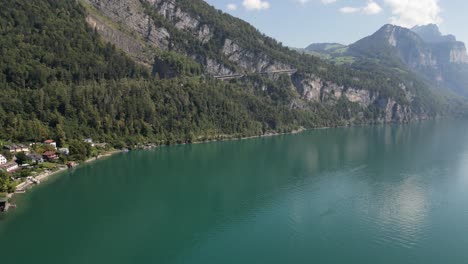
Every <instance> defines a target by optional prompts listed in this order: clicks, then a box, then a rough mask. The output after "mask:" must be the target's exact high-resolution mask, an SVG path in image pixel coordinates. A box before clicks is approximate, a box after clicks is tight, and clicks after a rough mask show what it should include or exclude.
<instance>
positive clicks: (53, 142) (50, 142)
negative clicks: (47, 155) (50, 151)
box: [44, 139, 57, 149]
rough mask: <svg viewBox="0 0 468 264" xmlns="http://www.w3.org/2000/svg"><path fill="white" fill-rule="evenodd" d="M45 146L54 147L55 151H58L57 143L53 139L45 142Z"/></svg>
mask: <svg viewBox="0 0 468 264" xmlns="http://www.w3.org/2000/svg"><path fill="white" fill-rule="evenodd" d="M44 145H47V146H52V147H54V149H57V142H55V141H54V140H52V139H48V140H46V141H44Z"/></svg>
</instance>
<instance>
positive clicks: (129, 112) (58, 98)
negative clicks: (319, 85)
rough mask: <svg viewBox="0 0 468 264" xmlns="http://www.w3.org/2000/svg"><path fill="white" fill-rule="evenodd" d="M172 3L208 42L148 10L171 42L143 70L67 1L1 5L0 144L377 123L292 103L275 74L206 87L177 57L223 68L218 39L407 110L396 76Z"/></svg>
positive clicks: (196, 137) (196, 70)
mask: <svg viewBox="0 0 468 264" xmlns="http://www.w3.org/2000/svg"><path fill="white" fill-rule="evenodd" d="M178 2H179V3H180V4H181V5H182V6H183V7H184V8H187V10H189V11H190V12H195V13H196V14H197V16H198V17H200V18H201V19H202V22H203V23H209V24H210V25H212V26H214V27H215V34H214V37H213V39H212V40H211V41H209V42H208V43H205V44H200V42H197V41H196V40H194V38H193V36H190V35H189V34H188V33H186V32H181V31H177V30H176V29H174V27H173V26H171V25H170V24H169V23H168V22H167V21H165V20H164V19H162V18H161V17H160V16H158V15H157V14H155V13H154V12H151V10H149V9H148V10H147V12H148V14H149V15H150V16H152V17H154V19H155V21H157V23H161V25H164V26H165V27H166V28H168V29H169V30H170V33H171V36H172V37H173V39H172V41H173V45H172V47H173V49H172V50H171V51H168V52H159V54H158V56H156V58H155V64H154V67H153V69H147V68H145V67H144V66H141V65H139V64H137V63H135V62H134V61H132V60H131V59H130V58H129V57H127V56H126V55H125V54H124V53H123V52H121V51H119V50H116V48H115V47H114V46H112V45H110V44H105V43H104V42H103V41H102V40H101V38H100V36H99V35H98V34H97V32H95V31H94V30H92V29H91V28H89V27H88V25H87V24H86V21H85V17H86V10H85V8H84V7H83V6H81V5H80V4H79V3H78V2H77V1H74V0H64V1H58V0H36V1H22V0H10V1H6V2H5V3H2V8H1V9H0V34H1V37H0V91H1V93H0V126H1V127H2V129H0V140H4V141H18V142H29V141H41V140H44V139H46V138H54V139H56V140H57V141H58V143H59V145H62V144H63V143H67V142H71V141H73V140H76V139H83V138H87V137H92V138H93V139H95V140H96V141H105V142H109V143H112V144H114V145H118V146H121V145H133V144H135V143H139V142H155V143H158V144H171V143H177V142H179V143H180V142H193V141H201V140H206V139H215V138H225V137H242V136H252V135H260V134H264V133H267V132H288V131H292V130H294V129H297V128H299V127H301V126H304V127H321V126H334V125H342V124H345V123H346V120H349V119H351V118H355V117H357V116H359V118H357V119H356V120H354V122H367V121H369V120H370V121H372V120H374V119H376V118H378V117H380V116H381V115H382V109H379V108H377V107H369V108H368V109H362V108H361V107H359V106H358V105H357V104H355V103H351V102H349V101H347V100H345V99H341V100H339V101H338V102H337V103H336V104H335V105H327V104H319V103H310V102H309V103H308V102H301V103H297V99H298V94H297V92H296V91H295V90H294V89H291V87H292V83H291V78H289V77H288V76H286V75H285V76H280V77H279V78H278V79H277V80H275V81H273V80H270V79H268V78H266V77H264V76H260V75H255V74H252V75H249V76H246V77H245V78H244V79H242V80H234V81H231V82H222V81H218V80H215V79H213V78H211V77H209V76H206V75H205V74H204V69H203V67H202V66H201V65H200V64H199V63H197V62H196V60H195V59H192V58H189V57H186V56H183V55H181V54H187V53H189V54H198V55H199V56H201V57H203V56H206V57H210V56H211V57H216V58H217V59H220V60H223V59H225V58H223V55H222V54H220V51H219V45H221V43H222V41H224V40H225V39H226V38H228V37H229V38H235V39H236V40H238V41H239V43H240V44H241V45H242V46H244V47H248V48H249V49H251V50H253V51H254V52H259V53H260V52H263V53H266V54H267V55H268V56H271V57H272V58H274V59H278V60H280V61H282V62H284V63H289V64H291V65H295V66H297V68H298V69H299V72H298V75H299V76H300V75H307V74H314V75H317V76H320V77H321V78H324V79H325V80H334V81H335V82H336V83H338V84H341V85H343V86H345V87H347V86H353V87H357V88H361V89H368V90H371V91H372V90H376V91H379V93H380V95H381V96H391V97H393V98H396V99H397V100H399V101H401V102H402V103H408V102H406V101H405V100H406V99H405V97H404V93H403V92H402V91H401V89H394V87H397V86H398V85H399V83H400V82H401V81H402V80H401V77H400V76H398V75H396V74H395V75H393V76H389V75H388V73H385V72H378V71H374V72H369V71H368V68H367V69H365V70H359V69H358V70H351V69H347V68H345V67H339V66H333V65H330V64H328V63H325V62H323V61H321V60H320V59H317V58H315V57H312V56H307V57H305V58H304V57H303V56H301V55H300V54H299V53H296V52H292V51H289V49H287V48H285V47H283V46H282V45H281V43H278V42H276V41H275V40H273V39H271V38H268V37H266V36H264V35H262V34H260V33H259V32H258V31H257V30H256V29H255V28H253V27H251V26H250V25H248V24H247V23H245V22H243V21H241V20H239V19H237V18H233V17H231V16H229V15H226V14H223V13H221V12H216V11H213V10H214V9H212V8H209V7H207V4H206V3H204V2H203V1H193V2H192V1H185V0H184V1H178ZM145 3H146V2H145ZM148 8H149V7H148ZM248 36H258V38H261V41H258V39H256V37H254V38H251V37H250V38H249V37H248ZM181 51H183V52H181ZM226 63H227V65H228V66H229V65H230V67H233V68H235V67H237V66H236V65H233V64H232V63H230V62H228V61H227V60H226ZM258 87H263V88H262V89H259V88H258ZM409 89H413V90H412V92H413V93H414V94H415V95H418V96H417V100H415V101H413V103H412V104H413V106H414V109H425V110H426V111H427V112H428V113H429V114H431V115H436V114H437V113H439V111H440V104H439V103H438V102H437V101H436V100H435V99H434V98H433V97H431V96H430V94H427V93H426V91H425V90H424V88H423V87H419V86H418V85H413V86H412V87H410V88H409ZM419 95H421V96H419ZM293 104H296V105H300V107H292V105H293ZM358 113H362V114H361V115H358Z"/></svg>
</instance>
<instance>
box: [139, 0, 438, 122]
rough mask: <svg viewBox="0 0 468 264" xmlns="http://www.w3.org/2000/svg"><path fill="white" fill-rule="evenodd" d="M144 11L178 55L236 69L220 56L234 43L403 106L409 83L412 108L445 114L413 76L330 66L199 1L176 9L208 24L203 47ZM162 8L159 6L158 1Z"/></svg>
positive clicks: (149, 7) (187, 0) (185, 1)
mask: <svg viewBox="0 0 468 264" xmlns="http://www.w3.org/2000/svg"><path fill="white" fill-rule="evenodd" d="M142 3H143V4H144V6H145V7H146V12H147V14H148V15H149V16H151V17H152V18H153V20H154V21H155V23H156V25H155V26H156V27H164V28H166V29H168V31H169V33H170V35H171V36H172V37H171V44H170V47H171V48H172V49H174V50H175V51H177V52H181V53H185V54H189V55H192V56H198V57H203V58H213V59H216V60H218V61H222V62H223V63H225V64H226V65H227V66H231V68H233V69H235V70H236V71H237V72H242V69H237V66H236V65H232V63H231V62H229V61H228V60H227V58H225V55H224V54H223V52H222V50H223V45H224V42H225V40H226V39H231V40H235V42H236V44H238V45H240V46H241V47H242V48H244V49H245V50H247V51H249V52H252V53H253V54H256V55H259V56H261V55H266V56H267V57H268V58H271V59H272V60H274V61H280V62H282V63H284V64H286V65H292V66H293V67H294V68H296V69H298V72H299V74H306V75H307V74H313V75H314V76H317V77H319V78H321V79H323V80H329V81H332V82H334V83H336V84H338V85H341V86H344V87H354V88H357V89H365V90H369V91H373V92H378V93H379V94H380V95H381V96H382V97H391V98H395V99H396V100H397V101H398V102H401V103H407V102H406V101H405V100H406V99H405V94H404V92H403V91H402V90H401V89H395V87H398V86H399V85H400V84H401V83H413V84H414V85H411V86H408V87H407V88H408V89H409V90H410V92H411V93H413V94H414V95H416V97H418V98H419V99H418V100H416V101H415V102H413V105H412V108H414V109H424V110H425V111H426V112H428V113H429V114H431V115H436V114H437V113H440V112H442V111H445V110H447V109H445V108H446V107H447V105H444V102H443V100H442V99H441V98H439V97H438V96H436V95H434V94H432V93H431V91H430V90H429V89H427V86H426V84H425V83H423V82H421V81H420V80H418V79H417V78H415V76H413V75H411V74H408V73H405V74H401V73H400V72H392V71H387V70H388V68H384V67H377V69H375V70H374V68H373V67H375V66H378V65H373V66H372V67H355V68H351V67H348V66H340V65H333V64H331V63H328V62H326V61H324V60H322V59H320V58H318V57H316V56H311V55H307V54H301V53H298V52H296V51H293V50H291V49H289V48H288V47H285V46H283V45H282V43H280V42H278V41H276V40H275V39H273V38H271V37H268V36H266V35H265V34H262V33H261V32H260V31H259V30H258V29H256V28H255V27H253V26H252V25H250V24H248V23H246V22H245V21H243V20H241V19H239V18H236V17H233V16H231V15H229V14H227V13H223V12H222V11H220V10H216V9H215V8H213V7H211V6H210V5H209V4H208V3H206V2H205V1H203V0H178V1H177V5H178V6H179V7H180V8H181V9H182V10H184V11H186V12H188V13H189V14H191V15H192V17H196V18H197V19H198V20H199V24H200V26H201V25H208V26H209V28H211V29H212V33H213V36H212V38H211V39H210V41H208V42H207V43H202V42H200V41H199V40H197V38H196V37H195V36H194V35H192V34H191V33H190V32H186V31H180V30H178V29H176V28H175V26H174V25H172V24H171V23H169V22H168V21H167V20H165V19H164V18H163V17H162V16H161V15H160V14H159V13H158V12H156V11H155V9H154V7H153V6H152V5H151V4H150V3H149V2H147V1H142ZM159 5H164V2H161V3H159Z"/></svg>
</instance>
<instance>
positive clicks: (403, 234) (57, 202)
mask: <svg viewBox="0 0 468 264" xmlns="http://www.w3.org/2000/svg"><path fill="white" fill-rule="evenodd" d="M17 197H18V198H17V201H16V202H17V203H18V205H19V207H18V209H16V210H15V211H13V210H12V211H11V212H9V213H8V214H7V215H3V216H2V217H1V219H0V252H1V253H2V254H1V255H2V257H1V259H2V263H15V264H22V263H28V264H31V263H35V264H37V263H44V264H55V263H57V264H65V263H76V264H78V263H79V264H82V263H112V264H119V263H197V264H198V263H200V264H202V263H203V264H211V263H359V264H363V263H392V264H393V263H399V264H402V263H418V264H423V263H424V264H431V263H434V264H436V263H437V264H440V263H457V264H458V263H468V123H465V122H462V121H433V122H424V123H415V124H411V125H385V126H384V125H382V126H368V127H353V128H337V129H324V130H312V131H307V132H304V133H301V134H298V135H284V136H276V137H269V138H258V139H249V140H239V141H229V142H217V143H210V144H199V145H187V146H173V147H162V148H158V149H156V150H152V151H133V152H130V153H121V154H118V155H115V156H113V157H111V158H108V159H106V160H101V161H97V162H94V163H91V164H87V165H84V166H81V167H79V168H77V169H75V170H73V171H69V172H66V173H63V174H61V175H59V176H56V177H55V178H54V179H52V180H50V181H48V182H46V183H43V184H41V185H40V186H38V187H37V188H34V190H32V191H30V192H29V193H28V194H26V195H22V196H17Z"/></svg>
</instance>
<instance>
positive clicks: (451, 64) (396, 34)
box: [321, 24, 468, 97]
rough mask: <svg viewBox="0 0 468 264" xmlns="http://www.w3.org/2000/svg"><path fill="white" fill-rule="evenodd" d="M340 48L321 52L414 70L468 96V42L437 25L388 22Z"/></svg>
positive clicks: (334, 57)
mask: <svg viewBox="0 0 468 264" xmlns="http://www.w3.org/2000/svg"><path fill="white" fill-rule="evenodd" d="M340 49H341V50H345V49H346V51H345V52H342V53H340V54H337V53H336V52H334V51H333V50H332V51H326V50H324V51H322V52H321V53H322V54H327V55H328V56H329V57H330V60H332V61H336V60H337V58H340V57H344V56H348V57H352V58H354V61H356V60H357V61H358V63H357V64H359V63H362V62H363V61H366V60H374V61H377V62H378V63H379V64H380V65H385V66H387V67H389V68H395V67H396V68H399V69H400V70H403V71H411V72H413V73H415V74H416V75H417V76H418V77H420V78H421V79H422V80H424V81H426V83H427V84H428V85H430V86H433V87H435V88H438V89H439V90H447V91H450V92H453V93H455V94H458V95H462V96H465V97H468V75H467V74H466V73H468V55H467V51H466V48H465V44H464V43H463V42H459V41H457V40H456V37H455V36H453V35H448V36H444V35H442V34H441V33H440V31H439V28H438V26H437V25H434V24H431V25H426V26H417V27H414V28H413V29H408V28H403V27H399V26H394V25H385V26H383V27H382V28H381V29H379V30H378V31H377V32H375V33H374V34H372V35H371V36H368V37H365V38H363V39H361V40H359V41H357V42H355V43H353V44H351V45H349V46H348V47H341V48H340ZM322 56H323V55H322ZM354 61H353V62H354Z"/></svg>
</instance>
